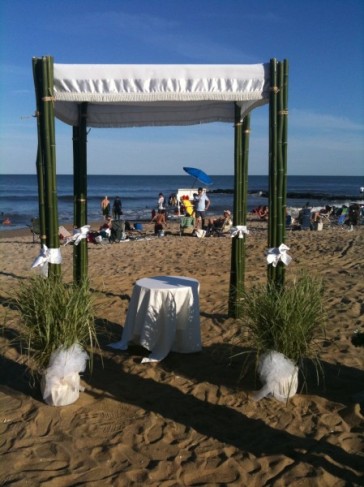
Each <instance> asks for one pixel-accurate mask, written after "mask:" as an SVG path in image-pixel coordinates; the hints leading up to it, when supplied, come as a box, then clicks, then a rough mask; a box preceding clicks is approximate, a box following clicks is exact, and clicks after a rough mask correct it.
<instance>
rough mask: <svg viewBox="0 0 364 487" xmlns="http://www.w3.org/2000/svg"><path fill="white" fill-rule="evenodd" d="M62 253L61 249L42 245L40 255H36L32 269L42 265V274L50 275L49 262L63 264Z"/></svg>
mask: <svg viewBox="0 0 364 487" xmlns="http://www.w3.org/2000/svg"><path fill="white" fill-rule="evenodd" d="M61 263H62V255H61V250H60V249H49V248H48V247H47V246H46V245H45V244H43V245H42V248H41V249H40V253H39V255H38V257H36V258H35V259H34V261H33V264H32V269H34V268H35V267H38V266H39V267H40V268H41V272H42V274H44V275H45V276H47V275H48V264H61Z"/></svg>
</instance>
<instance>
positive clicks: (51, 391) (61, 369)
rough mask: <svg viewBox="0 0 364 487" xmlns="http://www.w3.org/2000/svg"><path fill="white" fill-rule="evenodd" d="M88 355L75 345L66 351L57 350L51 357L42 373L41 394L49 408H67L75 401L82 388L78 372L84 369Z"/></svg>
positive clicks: (62, 349)
mask: <svg viewBox="0 0 364 487" xmlns="http://www.w3.org/2000/svg"><path fill="white" fill-rule="evenodd" d="M88 358H89V357H88V354H87V353H86V352H85V350H84V349H83V348H82V347H81V346H80V345H79V344H77V343H75V344H74V345H72V346H71V347H70V348H68V349H64V348H62V347H60V348H58V349H57V350H56V351H54V352H53V353H52V355H51V358H50V360H49V365H48V367H47V369H46V370H45V371H44V373H43V377H42V381H41V392H42V397H43V399H44V401H45V402H46V403H47V404H48V405H50V406H67V405H69V404H72V403H74V402H76V401H77V399H78V398H79V395H80V391H83V390H84V389H83V387H82V386H81V385H80V375H79V374H80V372H84V370H85V369H86V363H87V360H88Z"/></svg>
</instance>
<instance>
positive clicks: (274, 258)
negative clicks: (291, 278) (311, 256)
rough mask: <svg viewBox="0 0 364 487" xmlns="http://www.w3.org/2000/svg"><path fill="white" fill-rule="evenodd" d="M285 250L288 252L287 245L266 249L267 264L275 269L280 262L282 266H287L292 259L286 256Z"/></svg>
mask: <svg viewBox="0 0 364 487" xmlns="http://www.w3.org/2000/svg"><path fill="white" fill-rule="evenodd" d="M287 250H289V247H287V245H285V244H283V243H282V244H281V245H280V246H279V247H278V248H277V247H274V248H271V249H268V251H267V262H268V264H272V265H273V267H277V265H278V262H279V261H282V262H283V264H285V265H289V264H290V262H291V261H292V257H291V256H290V255H288V254H287Z"/></svg>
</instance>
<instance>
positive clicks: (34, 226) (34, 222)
mask: <svg viewBox="0 0 364 487" xmlns="http://www.w3.org/2000/svg"><path fill="white" fill-rule="evenodd" d="M27 227H29V228H30V231H31V232H32V235H33V243H35V241H36V240H38V239H39V238H40V222H39V218H32V219H31V220H30V225H27Z"/></svg>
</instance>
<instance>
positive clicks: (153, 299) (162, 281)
mask: <svg viewBox="0 0 364 487" xmlns="http://www.w3.org/2000/svg"><path fill="white" fill-rule="evenodd" d="M199 287H200V284H199V282H198V281H197V280H196V279H191V278H187V277H175V276H158V277H146V278H143V279H139V280H138V281H136V283H135V286H134V289H133V293H132V296H131V300H130V304H129V309H128V312H127V316H126V321H125V324H124V330H123V334H122V339H121V340H120V341H119V342H116V343H112V344H110V345H109V346H110V347H112V348H115V349H119V350H126V349H127V348H128V344H129V342H131V341H133V342H136V343H140V344H141V345H142V346H143V347H145V348H146V349H147V350H150V351H151V354H150V355H149V357H148V358H145V359H143V361H142V362H158V361H160V360H163V359H164V358H165V357H166V356H167V355H168V353H169V352H170V351H171V350H172V351H174V352H181V353H191V352H197V351H199V350H201V333H200V306H199Z"/></svg>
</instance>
